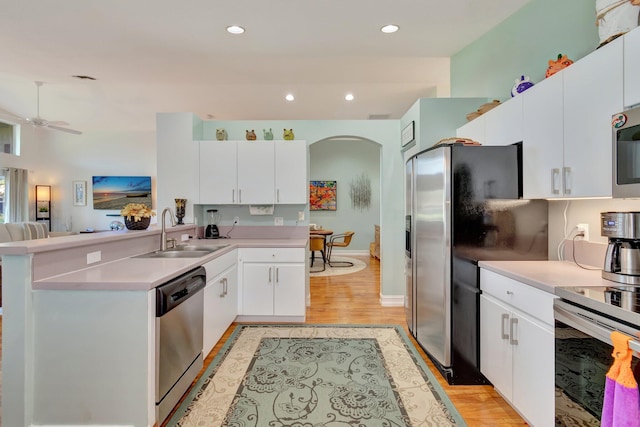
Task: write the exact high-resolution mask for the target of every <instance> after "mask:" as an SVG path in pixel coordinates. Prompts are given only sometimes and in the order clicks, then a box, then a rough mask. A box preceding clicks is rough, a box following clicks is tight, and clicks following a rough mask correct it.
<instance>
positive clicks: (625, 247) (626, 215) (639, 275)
mask: <svg viewBox="0 0 640 427" xmlns="http://www.w3.org/2000/svg"><path fill="white" fill-rule="evenodd" d="M600 228H601V234H602V235H603V236H605V237H608V238H609V245H608V246H607V252H606V255H605V260H604V268H603V270H602V278H604V279H607V280H611V281H614V282H618V283H626V284H632V285H640V212H602V213H601V214H600Z"/></svg>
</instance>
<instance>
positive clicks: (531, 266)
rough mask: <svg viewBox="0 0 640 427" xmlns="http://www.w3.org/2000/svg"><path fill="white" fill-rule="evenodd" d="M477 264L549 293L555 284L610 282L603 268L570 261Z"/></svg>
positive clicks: (553, 289) (483, 262)
mask: <svg viewBox="0 0 640 427" xmlns="http://www.w3.org/2000/svg"><path fill="white" fill-rule="evenodd" d="M478 265H479V266H480V267H481V268H485V269H487V270H490V271H493V272H495V273H498V274H502V275H503V276H507V277H509V278H511V279H514V280H517V281H519V282H522V283H526V284H528V285H530V286H533V287H535V288H538V289H541V290H543V291H546V292H550V293H555V288H557V287H564V286H611V283H613V282H611V281H609V280H606V279H603V278H602V270H600V269H595V270H586V269H584V268H581V267H579V266H578V265H577V264H575V263H573V262H569V261H479V262H478ZM585 267H588V268H596V267H592V266H585Z"/></svg>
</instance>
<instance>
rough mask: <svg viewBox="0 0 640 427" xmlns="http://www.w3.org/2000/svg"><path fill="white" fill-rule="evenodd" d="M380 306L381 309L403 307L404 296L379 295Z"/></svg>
mask: <svg viewBox="0 0 640 427" xmlns="http://www.w3.org/2000/svg"><path fill="white" fill-rule="evenodd" d="M380 305H381V306H383V307H404V295H383V294H380Z"/></svg>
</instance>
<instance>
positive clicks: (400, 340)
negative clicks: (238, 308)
mask: <svg viewBox="0 0 640 427" xmlns="http://www.w3.org/2000/svg"><path fill="white" fill-rule="evenodd" d="M166 425H167V426H181V427H187V426H191V427H197V426H206V427H217V426H238V427H240V426H242V427H252V426H255V427H260V426H270V427H284V426H292V427H333V426H336V427H337V426H353V427H355V426H357V427H361V426H376V427H383V426H385V427H393V426H464V425H466V424H465V423H464V421H462V418H461V417H460V415H459V414H458V412H457V410H456V409H455V407H454V406H453V404H452V403H451V401H450V400H449V398H448V397H447V395H446V394H445V393H444V391H443V390H442V389H441V388H440V385H439V384H438V383H437V381H436V379H435V378H434V377H433V376H432V374H431V372H430V371H429V369H428V368H427V366H426V365H425V364H424V361H423V360H422V359H421V358H420V356H419V355H418V354H417V352H416V350H415V348H414V347H413V346H412V344H411V343H410V341H409V340H408V338H407V336H406V335H405V333H404V331H403V330H402V329H401V328H400V327H397V326H390V325H374V326H357V325H349V326H339V325H255V324H251V325H247V324H244V325H239V326H237V328H236V329H235V331H234V332H233V334H232V336H231V337H230V338H229V340H228V341H227V343H226V344H225V346H224V348H223V349H222V350H221V351H220V353H219V354H218V355H217V356H216V358H215V359H214V360H213V362H212V363H211V365H210V366H209V367H208V368H207V371H206V372H205V373H204V374H203V375H202V377H201V378H200V380H199V381H198V383H197V384H196V385H195V386H194V387H193V389H192V391H191V392H190V394H189V395H188V396H187V398H186V399H185V400H184V402H183V403H182V404H181V406H180V407H179V408H178V410H177V411H176V413H175V414H174V415H173V417H172V418H171V419H170V420H169V422H168V423H167V424H166Z"/></svg>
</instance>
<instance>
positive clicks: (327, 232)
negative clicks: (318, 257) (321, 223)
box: [309, 228, 333, 264]
mask: <svg viewBox="0 0 640 427" xmlns="http://www.w3.org/2000/svg"><path fill="white" fill-rule="evenodd" d="M332 234H333V231H332V230H325V229H324V228H316V229H309V235H310V236H322V237H323V238H324V243H323V245H322V247H323V248H325V250H326V247H327V237H328V236H331V235H332ZM325 250H323V251H321V254H322V261H323V262H324V263H325V264H326V263H327V259H326V251H325ZM314 260H315V251H311V264H313V261H314Z"/></svg>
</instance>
